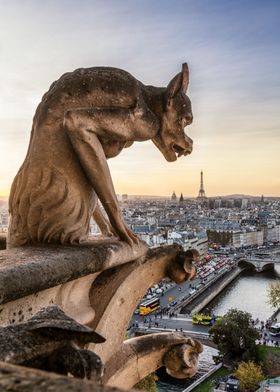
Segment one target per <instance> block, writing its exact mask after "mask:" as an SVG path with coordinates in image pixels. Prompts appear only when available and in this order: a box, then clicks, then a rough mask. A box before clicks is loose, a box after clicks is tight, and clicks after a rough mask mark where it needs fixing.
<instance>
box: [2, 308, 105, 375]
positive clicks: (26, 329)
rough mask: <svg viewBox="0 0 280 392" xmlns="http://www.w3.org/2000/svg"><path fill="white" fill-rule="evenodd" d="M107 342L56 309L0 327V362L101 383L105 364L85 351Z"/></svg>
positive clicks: (42, 311)
mask: <svg viewBox="0 0 280 392" xmlns="http://www.w3.org/2000/svg"><path fill="white" fill-rule="evenodd" d="M103 342H105V339H104V338H103V337H102V336H101V335H99V334H98V333H96V332H94V331H93V330H92V329H91V328H88V327H86V326H84V325H82V324H79V323H78V322H77V321H75V320H74V319H72V318H70V317H68V316H67V315H66V314H65V313H64V312H63V311H62V310H61V309H60V308H59V307H58V306H56V305H53V306H48V307H45V308H42V309H41V310H40V311H39V312H38V313H36V314H35V315H34V316H33V317H31V318H30V319H29V320H27V321H25V322H22V323H18V324H13V325H9V326H7V327H0V361H3V362H9V363H12V364H18V365H23V366H27V367H33V368H37V369H42V370H47V371H52V372H55V373H59V374H66V375H67V374H68V373H71V374H72V375H73V376H74V377H78V378H87V379H91V380H94V381H96V382H100V381H101V377H102V375H103V371H104V366H103V363H102V361H101V359H100V357H99V356H98V355H97V354H95V353H94V352H92V351H89V350H86V349H84V348H83V347H84V346H85V345H86V344H88V343H103Z"/></svg>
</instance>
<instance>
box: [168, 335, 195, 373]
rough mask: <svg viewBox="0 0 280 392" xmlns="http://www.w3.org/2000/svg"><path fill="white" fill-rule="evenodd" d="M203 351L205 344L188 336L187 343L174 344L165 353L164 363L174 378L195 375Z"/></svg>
mask: <svg viewBox="0 0 280 392" xmlns="http://www.w3.org/2000/svg"><path fill="white" fill-rule="evenodd" d="M202 351H203V345H202V344H201V343H200V342H199V341H198V340H195V339H192V338H190V337H188V338H187V339H186V343H185V344H180V345H178V346H174V347H173V348H172V349H171V350H169V351H168V352H167V353H166V354H165V356H164V358H163V363H164V366H165V367H166V372H167V373H168V374H169V375H170V376H172V377H174V378H191V377H193V376H194V375H195V373H196V372H197V370H198V358H199V354H200V353H201V352H202Z"/></svg>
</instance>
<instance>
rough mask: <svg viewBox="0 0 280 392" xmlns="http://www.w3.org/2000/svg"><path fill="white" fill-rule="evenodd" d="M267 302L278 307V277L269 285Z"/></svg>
mask: <svg viewBox="0 0 280 392" xmlns="http://www.w3.org/2000/svg"><path fill="white" fill-rule="evenodd" d="M268 302H269V304H270V305H271V306H273V307H274V308H277V309H278V308H280V279H278V280H277V281H276V282H275V283H271V284H270V285H269V287H268Z"/></svg>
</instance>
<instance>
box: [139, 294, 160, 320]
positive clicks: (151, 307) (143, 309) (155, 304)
mask: <svg viewBox="0 0 280 392" xmlns="http://www.w3.org/2000/svg"><path fill="white" fill-rule="evenodd" d="M157 309H160V299H159V298H152V299H148V300H147V301H145V302H142V304H140V306H139V314H140V316H146V314H149V313H151V312H154V311H155V310H157Z"/></svg>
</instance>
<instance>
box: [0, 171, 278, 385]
mask: <svg viewBox="0 0 280 392" xmlns="http://www.w3.org/2000/svg"><path fill="white" fill-rule="evenodd" d="M203 176H204V173H203V171H201V172H200V177H199V180H200V181H198V183H199V187H198V193H197V197H193V198H185V197H184V195H183V194H182V193H180V191H179V192H178V193H177V194H176V192H175V191H173V192H171V194H170V196H169V197H160V196H153V197H151V196H141V195H139V196H132V195H127V194H122V195H118V198H119V201H120V205H121V208H122V212H123V215H124V217H125V220H126V222H127V224H128V225H129V227H130V228H131V229H132V230H133V231H134V232H135V233H136V234H137V235H138V236H139V237H140V238H141V239H142V240H143V241H145V242H146V243H147V244H148V245H149V247H150V248H156V247H158V246H168V245H172V244H178V245H179V246H181V247H182V249H184V250H185V251H193V250H195V251H197V252H198V254H199V261H198V262H197V266H196V276H195V278H194V279H193V280H192V281H191V282H190V281H187V282H184V283H182V284H175V283H174V282H172V281H170V280H166V279H164V280H162V281H160V282H158V284H156V285H154V286H152V287H150V288H149V289H148V291H147V292H146V295H145V296H144V297H143V298H142V299H141V300H140V302H139V304H138V305H137V307H136V308H135V310H134V314H133V316H132V318H131V320H130V323H129V327H128V330H127V333H128V334H132V335H134V334H135V333H136V332H137V331H138V333H143V331H144V332H145V333H147V331H150V332H155V331H156V332H159V331H184V332H185V331H187V332H188V334H193V336H198V335H199V334H200V337H201V339H206V340H207V336H208V335H207V334H208V330H209V320H211V319H213V317H214V318H219V317H222V316H224V315H225V314H226V313H227V312H228V311H229V310H230V309H232V308H234V309H238V310H241V311H245V312H248V313H249V314H250V315H251V316H252V320H253V322H254V328H256V330H257V331H259V334H260V338H259V340H258V342H259V343H258V344H265V345H266V346H267V347H272V348H276V349H277V347H278V345H279V343H280V332H279V334H274V333H272V332H271V331H272V330H271V328H270V325H271V324H272V325H277V322H278V321H279V322H280V313H279V309H278V311H277V309H276V311H275V308H273V307H272V306H271V305H270V304H269V302H268V289H269V286H270V284H271V283H275V282H276V281H277V279H278V280H279V278H280V262H279V254H280V198H277V197H265V196H264V195H260V196H259V197H256V196H255V197H252V196H249V195H230V196H223V197H207V193H206V191H205V187H204V178H203ZM0 203H1V204H0V205H1V210H0V230H1V232H0V235H1V233H2V235H4V236H5V235H6V233H7V230H8V215H9V214H8V208H7V198H6V197H2V198H1V200H0ZM90 231H91V235H92V236H93V237H94V236H98V235H100V232H99V229H98V226H97V225H96V223H95V222H94V221H92V222H91V230H90ZM278 263H279V264H278ZM245 298H246V299H245ZM147 302H148V303H149V302H153V303H156V302H158V307H157V308H156V310H155V311H152V312H151V313H147V314H145V313H143V314H141V309H142V308H141V306H142V305H143V304H145V303H147ZM198 315H199V316H198ZM195 317H197V318H198V321H197V322H195V323H194V319H195ZM199 317H200V318H201V319H199ZM203 317H204V319H205V320H206V319H207V321H206V322H205V321H203ZM197 324H198V325H197ZM203 324H205V325H203ZM191 336H192V335H191ZM202 341H203V340H202ZM205 347H206V348H205V349H204V352H203V356H202V358H201V360H200V370H199V372H198V373H197V375H196V376H195V377H194V378H193V379H191V381H190V380H187V381H179V380H177V381H176V380H175V379H173V378H170V377H169V376H168V375H166V373H163V374H162V372H159V373H158V377H159V379H158V381H157V388H158V391H182V390H183V389H184V390H186V391H188V390H189V389H188V388H191V389H192V388H193V387H192V385H194V384H195V382H196V380H200V378H201V377H203V376H204V375H205V374H207V373H209V372H210V373H211V371H213V370H214V369H215V362H214V361H213V357H214V356H215V355H216V353H217V351H216V350H215V349H213V348H211V345H210V347H208V346H207V345H206V346H205ZM225 379H226V378H225ZM228 380H229V385H230V380H231V379H230V378H229V379H228ZM221 388H222V387H221Z"/></svg>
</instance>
